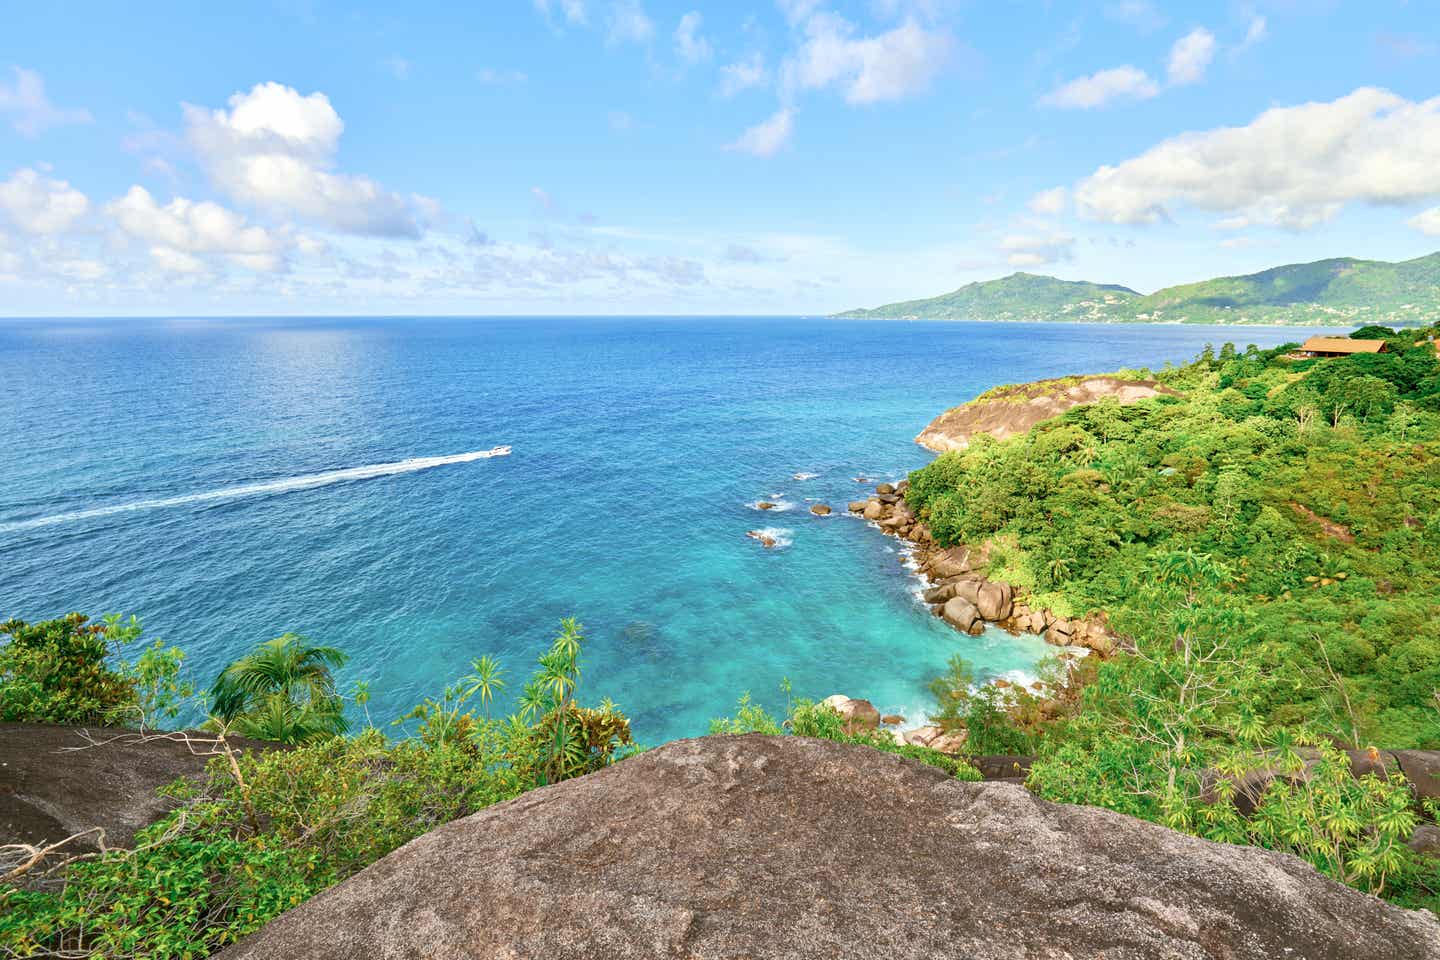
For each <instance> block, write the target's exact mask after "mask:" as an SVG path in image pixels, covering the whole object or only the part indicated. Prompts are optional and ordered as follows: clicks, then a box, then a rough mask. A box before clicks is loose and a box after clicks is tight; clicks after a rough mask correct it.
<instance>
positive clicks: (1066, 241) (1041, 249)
mask: <svg viewBox="0 0 1440 960" xmlns="http://www.w3.org/2000/svg"><path fill="white" fill-rule="evenodd" d="M1000 250H1001V251H1002V252H1003V253H1004V254H1005V259H1006V261H1007V262H1008V263H1009V264H1010V265H1011V266H1012V267H1038V266H1042V265H1043V264H1047V263H1054V262H1056V261H1057V260H1069V259H1070V257H1071V256H1072V255H1073V253H1074V250H1075V238H1074V237H1072V236H1070V235H1069V234H1066V233H1061V232H1060V231H1058V230H1051V231H1048V232H1044V233H1033V234H1030V233H1027V234H1011V235H1010V236H1007V237H1005V238H1004V239H1002V240H1001V241H1000Z"/></svg>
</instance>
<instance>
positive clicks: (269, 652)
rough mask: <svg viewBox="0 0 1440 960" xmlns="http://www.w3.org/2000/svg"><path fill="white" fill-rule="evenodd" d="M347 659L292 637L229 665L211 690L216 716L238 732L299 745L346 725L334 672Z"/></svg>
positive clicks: (267, 644) (272, 642) (278, 639)
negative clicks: (336, 690)
mask: <svg viewBox="0 0 1440 960" xmlns="http://www.w3.org/2000/svg"><path fill="white" fill-rule="evenodd" d="M347 659H348V658H347V657H346V655H345V654H344V652H343V651H341V650H338V649H336V648H335V647H322V646H313V645H311V644H310V643H309V642H307V641H306V640H305V638H304V637H301V636H297V635H296V634H293V633H287V634H284V635H282V636H279V637H276V638H275V639H274V640H267V641H266V642H265V643H262V644H261V645H260V647H259V648H258V649H257V650H255V652H253V653H250V654H247V655H245V656H243V657H241V658H240V659H239V660H236V661H235V662H234V663H232V664H230V665H229V666H228V667H226V668H225V669H224V670H222V671H221V672H220V676H218V677H216V678H215V684H214V686H212V687H211V688H210V696H211V698H212V704H213V709H212V713H213V714H214V716H215V717H216V718H217V719H218V720H220V721H222V722H224V723H227V724H230V725H231V726H232V727H233V728H234V729H235V730H236V731H237V732H238V733H241V734H244V735H246V736H252V737H256V738H258V739H264V740H279V741H282V742H284V743H300V742H302V741H305V740H312V739H315V738H317V737H322V736H329V735H334V734H341V733H344V732H345V729H346V727H347V724H346V721H345V714H344V709H343V702H342V700H341V698H340V696H339V695H338V694H337V693H336V692H335V678H334V676H333V675H332V673H331V670H333V669H335V668H338V667H340V666H342V665H343V664H344V663H345V661H346V660H347Z"/></svg>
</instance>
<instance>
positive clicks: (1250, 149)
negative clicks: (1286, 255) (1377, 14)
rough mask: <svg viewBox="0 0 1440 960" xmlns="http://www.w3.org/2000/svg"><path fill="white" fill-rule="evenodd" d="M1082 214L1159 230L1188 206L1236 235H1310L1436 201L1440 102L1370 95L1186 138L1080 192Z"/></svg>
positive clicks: (1106, 173)
mask: <svg viewBox="0 0 1440 960" xmlns="http://www.w3.org/2000/svg"><path fill="white" fill-rule="evenodd" d="M1074 196H1075V199H1076V202H1077V205H1078V206H1079V208H1080V209H1081V211H1082V212H1084V213H1085V214H1086V215H1088V216H1090V217H1092V218H1094V219H1097V220H1104V221H1109V222H1112V223H1155V222H1157V221H1161V220H1166V219H1169V218H1170V210H1169V206H1170V205H1171V204H1174V203H1176V202H1181V203H1188V204H1190V205H1192V206H1194V207H1197V208H1199V209H1201V210H1206V211H1211V212H1214V213H1221V214H1226V215H1228V222H1229V224H1230V226H1232V227H1243V226H1247V225H1251V224H1268V225H1272V226H1280V227H1286V228H1290V229H1306V228H1308V227H1312V226H1315V225H1316V224H1319V223H1323V222H1325V221H1327V220H1329V219H1330V218H1332V217H1334V216H1335V214H1337V213H1338V212H1339V211H1340V210H1341V209H1342V208H1343V207H1344V205H1345V204H1347V203H1352V202H1359V203H1371V204H1402V203H1414V202H1418V201H1422V200H1425V199H1429V198H1432V197H1436V196H1440V97H1436V98H1433V99H1430V100H1426V101H1420V102H1415V101H1410V100H1406V99H1405V98H1403V97H1401V96H1398V95H1397V94H1394V93H1391V92H1389V91H1388V90H1380V89H1376V88H1373V87H1361V88H1360V89H1358V90H1355V91H1354V92H1353V93H1350V94H1348V95H1347V96H1344V97H1341V98H1339V99H1338V100H1333V101H1329V102H1319V103H1306V104H1301V105H1299V106H1294V107H1277V108H1274V109H1271V110H1267V111H1265V112H1264V113H1262V114H1260V116H1258V117H1256V118H1255V120H1254V121H1252V122H1251V123H1250V124H1248V125H1246V126H1243V127H1221V128H1218V129H1215V130H1207V131H1201V132H1193V133H1185V134H1181V135H1179V136H1177V137H1172V138H1170V139H1168V140H1165V141H1163V142H1161V143H1159V144H1158V145H1156V146H1154V147H1152V148H1151V149H1149V150H1147V151H1146V152H1144V153H1143V154H1141V155H1139V156H1137V157H1133V158H1131V159H1129V160H1126V161H1124V162H1123V163H1120V164H1118V165H1116V166H1108V165H1107V166H1103V167H1101V168H1100V169H1098V170H1096V171H1095V173H1093V174H1091V175H1090V176H1089V177H1087V178H1085V179H1084V180H1083V181H1081V182H1080V183H1079V184H1078V185H1077V186H1076V187H1075V190H1074Z"/></svg>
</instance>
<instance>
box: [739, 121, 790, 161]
mask: <svg viewBox="0 0 1440 960" xmlns="http://www.w3.org/2000/svg"><path fill="white" fill-rule="evenodd" d="M794 130H795V111H793V110H790V109H781V110H777V111H776V112H775V114H774V116H772V117H770V119H768V120H764V121H762V122H760V123H757V124H755V126H753V127H751V128H750V129H748V130H746V131H745V132H744V133H742V134H740V137H739V139H737V140H736V141H735V142H734V143H731V144H728V145H726V147H725V149H726V150H735V151H738V152H740V153H748V154H751V155H752V156H756V157H771V156H774V155H775V154H776V153H777V152H778V151H779V150H780V148H781V147H783V146H785V144H786V143H788V142H789V140H790V134H791V133H793V132H794Z"/></svg>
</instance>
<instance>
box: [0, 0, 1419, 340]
mask: <svg viewBox="0 0 1440 960" xmlns="http://www.w3.org/2000/svg"><path fill="white" fill-rule="evenodd" d="M1437 7H1440V3H1437V2H1436V0H1408V2H1407V0H1367V2H1363V3H1361V2H1349V0H1247V2H1239V0H1233V2H1232V0H1224V2H1213V3H1180V2H1166V0H1096V2H1085V3H1082V2H1066V0H1005V2H994V0H988V2H982V0H857V2H833V3H826V2H820V0H779V2H770V0H754V2H727V3H723V4H722V3H703V2H700V0H682V2H664V0H479V2H476V0H470V2H465V3H454V4H449V3H423V2H415V3H412V4H409V5H407V6H406V7H404V8H403V9H402V8H399V7H396V6H395V5H393V4H365V3H353V2H352V3H346V4H331V3H326V2H322V0H310V2H278V0H277V2H270V3H268V4H267V3H264V2H252V3H246V4H225V5H221V4H193V3H188V4H180V3H146V4H114V3H78V2H74V3H55V4H18V3H16V4H8V5H7V8H6V10H5V11H4V14H3V28H0V316H42V315H57V316H58V315H76V316H129V315H247V314H274V315H308V314H327V315H335V314H395V315H412V314H413V315H424V314H451V315H453V314H465V315H470V314H505V315H516V314H676V315H689V314H806V315H814V314H823V313H829V312H834V311H839V310H844V309H848V308H851V307H857V306H874V305H877V304H880V303H885V302H889V301H893V300H898V299H908V298H913V297H921V296H933V295H936V294H940V293H943V292H946V291H948V290H951V289H954V288H955V287H958V286H960V285H962V284H964V283H968V282H971V281H975V280H985V279H991V278H994V277H999V276H1004V275H1006V274H1009V273H1011V272H1014V271H1016V270H1025V271H1029V272H1035V273H1046V274H1051V275H1055V276H1059V277H1064V278H1066V279H1085V280H1092V281H1097V282H1106V283H1123V284H1125V285H1127V286H1130V287H1134V288H1136V289H1138V290H1141V291H1143V292H1150V291H1152V290H1154V289H1157V288H1159V287H1162V286H1166V285H1169V284H1173V283H1180V282H1186V281H1192V280H1201V279H1206V278H1209V277H1212V276H1218V275H1229V274H1240V273H1248V272H1253V271H1255V270H1260V269H1264V268H1266V267H1269V266H1274V265H1277V264H1282V263H1291V262H1301V261H1308V260H1316V259H1321V258H1325V257H1332V256H1357V257H1365V258H1371V259H1383V260H1400V259H1408V258H1411V257H1417V256H1422V255H1424V254H1427V253H1431V252H1434V251H1436V250H1440V10H1437ZM397 11H399V12H397Z"/></svg>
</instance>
